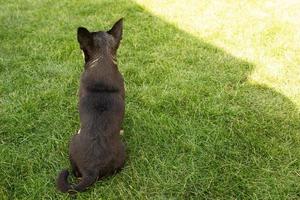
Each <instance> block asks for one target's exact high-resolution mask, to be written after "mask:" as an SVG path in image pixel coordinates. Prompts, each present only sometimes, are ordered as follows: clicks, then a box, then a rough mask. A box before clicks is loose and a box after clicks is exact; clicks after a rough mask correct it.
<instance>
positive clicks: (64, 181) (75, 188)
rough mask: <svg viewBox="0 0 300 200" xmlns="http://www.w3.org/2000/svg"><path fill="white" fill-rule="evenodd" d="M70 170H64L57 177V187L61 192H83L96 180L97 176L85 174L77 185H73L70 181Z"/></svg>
mask: <svg viewBox="0 0 300 200" xmlns="http://www.w3.org/2000/svg"><path fill="white" fill-rule="evenodd" d="M68 176H69V172H68V170H62V171H61V172H60V174H59V175H58V178H57V182H56V184H57V189H58V190H59V191H61V192H68V193H70V194H73V193H76V192H82V191H84V190H86V189H87V188H88V186H90V185H92V184H93V183H94V182H95V181H96V180H97V176H92V175H89V176H84V175H83V177H82V179H81V180H80V182H79V183H78V184H76V185H71V184H69V183H68Z"/></svg>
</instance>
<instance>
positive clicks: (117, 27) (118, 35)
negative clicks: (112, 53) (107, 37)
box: [107, 18, 123, 48]
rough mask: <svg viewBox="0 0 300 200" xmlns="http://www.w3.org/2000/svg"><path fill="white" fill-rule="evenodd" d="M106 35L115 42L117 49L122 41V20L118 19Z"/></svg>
mask: <svg viewBox="0 0 300 200" xmlns="http://www.w3.org/2000/svg"><path fill="white" fill-rule="evenodd" d="M107 33H109V34H111V35H112V36H113V37H114V39H115V41H116V42H117V48H118V46H119V44H120V41H121V40H122V33H123V18H121V19H119V20H118V21H117V22H116V23H115V24H114V25H113V27H112V28H111V29H110V30H109V31H107Z"/></svg>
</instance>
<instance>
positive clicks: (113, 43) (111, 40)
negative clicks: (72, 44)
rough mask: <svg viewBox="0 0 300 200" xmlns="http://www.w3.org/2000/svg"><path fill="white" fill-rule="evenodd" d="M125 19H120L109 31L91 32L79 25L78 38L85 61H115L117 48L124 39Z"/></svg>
mask: <svg viewBox="0 0 300 200" xmlns="http://www.w3.org/2000/svg"><path fill="white" fill-rule="evenodd" d="M122 32H123V19H122V18H121V19H120V20H118V21H117V22H116V23H115V24H114V25H113V27H112V28H111V29H110V30H109V31H97V32H89V31H88V30H87V29H86V28H83V27H79V28H78V30H77V40H78V42H79V44H80V49H81V50H82V51H83V53H84V59H85V62H86V63H88V62H93V60H97V59H105V60H106V61H109V59H111V61H112V62H114V60H115V58H116V53H117V49H118V47H119V44H120V41H121V39H122Z"/></svg>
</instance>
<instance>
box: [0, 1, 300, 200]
mask: <svg viewBox="0 0 300 200" xmlns="http://www.w3.org/2000/svg"><path fill="white" fill-rule="evenodd" d="M249 2H253V1H249ZM233 4H234V3H233ZM203 6H206V5H203ZM203 10H205V8H203ZM122 16H125V21H124V23H125V30H124V37H123V41H122V44H121V47H120V50H119V55H118V62H119V68H120V71H121V72H122V73H123V75H124V77H125V82H126V117H125V121H124V129H125V133H124V140H125V142H126V144H127V152H128V155H129V157H128V160H127V163H126V166H125V168H124V170H123V171H122V172H121V173H119V174H117V175H115V176H113V177H111V178H108V179H105V180H103V181H99V182H97V184H95V185H94V186H93V187H91V188H90V189H89V190H88V191H86V192H84V193H80V194H78V199H299V198H300V170H299V169H300V160H299V158H300V135H299V133H300V115H299V109H298V106H297V105H300V103H299V102H300V98H298V96H297V95H296V96H294V98H290V97H289V96H288V95H285V94H284V93H280V92H279V91H280V89H278V90H277V89H276V88H275V86H274V87H272V88H271V87H269V85H268V84H267V83H265V84H255V83H254V82H253V81H251V76H252V74H253V72H255V71H256V72H255V73H258V74H260V72H261V71H260V70H258V71H257V67H258V68H259V69H260V66H262V65H263V62H260V60H259V58H256V57H255V56H254V57H251V59H250V58H249V57H248V56H245V59H243V56H233V55H232V54H230V53H229V52H231V51H230V48H232V47H233V46H234V45H232V46H231V47H228V48H229V49H226V48H225V47H224V46H221V48H220V47H218V46H216V45H215V44H216V43H217V42H213V41H214V40H213V39H214V37H215V39H216V40H215V41H218V40H221V39H222V37H219V36H218V35H215V36H214V35H210V36H209V38H208V37H199V35H195V34H191V33H190V32H191V31H188V30H187V31H183V30H182V28H179V27H178V25H172V24H170V23H169V22H166V20H165V19H164V18H163V17H160V16H156V15H154V14H151V13H150V12H148V11H146V10H145V8H143V7H141V6H139V5H138V4H136V3H135V2H131V1H125V0H124V1H112V0H111V1H97V2H96V1H84V2H83V1H72V3H71V2H69V1H42V0H40V1H21V0H19V1H2V2H1V7H0V20H1V21H0V22H1V29H0V39H1V48H0V134H1V135H0V142H1V146H0V199H64V198H65V199H68V196H67V195H66V194H61V193H59V192H57V191H56V189H55V179H56V176H57V174H58V172H59V171H60V170H61V169H63V168H65V167H67V166H69V161H68V156H67V155H68V141H69V139H70V137H71V135H72V134H73V133H75V132H76V131H77V130H78V128H79V119H78V118H79V117H78V112H77V101H78V98H77V95H76V94H77V90H78V85H79V76H80V73H81V71H82V65H83V59H82V57H81V52H80V50H79V46H78V44H77V41H76V28H77V27H78V26H85V27H87V28H89V29H90V30H99V29H108V28H109V27H110V26H111V25H112V24H113V23H114V22H115V21H116V20H117V19H118V18H120V17H122ZM249 21H251V19H249ZM215 23H216V21H215ZM207 26H208V25H207ZM207 26H206V27H207ZM276 26H278V25H276ZM217 28H218V26H217ZM283 29H284V27H283ZM238 30H239V31H237V34H238V33H241V32H242V29H238ZM276 30H277V29H272V30H271V32H272V31H275V32H276ZM279 30H281V29H280V26H279ZM220 31H221V29H220ZM241 35H242V34H239V37H242V36H241ZM267 35H268V34H267ZM289 37H291V38H292V36H291V35H287V36H286V37H285V38H284V40H288V38H289ZM245 39H246V38H245ZM255 39H256V38H253V41H256V42H257V43H259V41H257V40H255ZM280 42H281V41H280V40H278V39H277V40H272V44H273V45H274V46H275V47H276V43H280ZM225 44H226V43H225ZM237 44H241V45H243V43H241V42H240V43H236V45H237ZM259 44H260V43H259ZM273 45H272V46H266V47H264V48H265V49H263V51H264V52H265V51H267V50H268V49H269V51H270V52H272V51H273V49H274V46H273ZM256 47H259V45H258V46H256ZM237 49H238V47H237ZM225 50H226V51H225ZM257 51H259V48H258V49H257ZM256 54H259V53H258V52H256V53H255V54H254V55H256ZM250 61H251V62H250ZM282 62H284V60H283V61H282ZM286 62H290V60H288V61H286ZM292 62H293V63H296V64H297V65H298V66H299V65H300V63H299V60H298V58H294V57H292ZM257 63H260V64H257ZM284 64H285V63H284ZM296 64H295V65H296ZM293 75H294V76H291V77H290V76H287V78H288V79H289V80H288V81H290V82H293V81H294V80H293V79H292V78H293V77H297V78H296V79H297V80H298V76H296V75H295V73H294V74H293ZM293 83H294V82H293Z"/></svg>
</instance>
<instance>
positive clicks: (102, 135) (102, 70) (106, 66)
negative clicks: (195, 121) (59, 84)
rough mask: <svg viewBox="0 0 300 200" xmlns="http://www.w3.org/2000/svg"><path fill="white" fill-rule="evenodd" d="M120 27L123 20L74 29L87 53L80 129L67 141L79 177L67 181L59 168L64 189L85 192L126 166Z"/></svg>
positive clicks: (83, 76) (80, 96)
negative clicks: (100, 26) (118, 55)
mask: <svg viewBox="0 0 300 200" xmlns="http://www.w3.org/2000/svg"><path fill="white" fill-rule="evenodd" d="M122 31H123V20H122V19H120V20H119V21H117V22H116V23H115V24H114V26H113V27H112V28H111V30H109V31H107V32H104V31H98V32H89V31H88V30H87V29H86V28H82V27H80V28H78V31H77V39H78V42H79V44H80V48H81V49H82V51H83V52H84V56H85V65H84V72H83V73H82V75H81V82H80V89H79V115H80V124H81V127H80V128H81V129H80V130H79V132H78V133H77V134H75V135H74V136H73V137H72V139H71V141H70V147H69V156H70V162H71V166H72V171H73V173H74V175H75V176H76V177H81V180H80V182H79V183H78V184H75V185H71V184H69V183H68V181H67V178H68V175H69V173H68V171H67V170H63V171H62V172H61V173H60V174H59V176H58V179H57V187H58V189H59V190H60V191H62V192H69V193H71V192H73V191H84V190H85V189H87V187H88V186H90V185H92V184H93V183H94V182H95V181H96V180H97V179H99V178H102V177H105V176H109V175H112V174H113V173H115V172H117V171H118V170H120V169H121V168H122V167H123V166H124V162H125V147H124V144H123V143H122V141H121V138H120V130H121V124H122V120H123V117H124V111H125V89H124V81H123V77H122V75H121V74H120V72H119V71H118V67H117V64H116V60H115V59H116V53H117V49H118V47H119V44H120V41H121V39H122Z"/></svg>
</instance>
